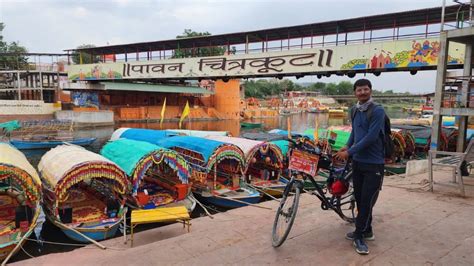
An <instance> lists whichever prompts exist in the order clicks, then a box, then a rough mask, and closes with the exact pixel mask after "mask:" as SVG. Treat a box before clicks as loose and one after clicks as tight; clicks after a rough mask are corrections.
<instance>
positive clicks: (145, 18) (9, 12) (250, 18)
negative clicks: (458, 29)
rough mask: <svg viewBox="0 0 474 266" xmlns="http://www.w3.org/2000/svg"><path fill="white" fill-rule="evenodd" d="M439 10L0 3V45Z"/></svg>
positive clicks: (243, 3)
mask: <svg viewBox="0 0 474 266" xmlns="http://www.w3.org/2000/svg"><path fill="white" fill-rule="evenodd" d="M439 5H440V1H439V0H418V1H415V2H413V1H408V0H397V1H375V0H373V1H368V0H362V1H357V4H354V1H352V0H351V1H350V0H339V1H329V0H326V1H309V0H292V1H287V0H274V1H270V0H208V1H203V0H181V1H175V0H135V1H130V0H100V1H99V0H75V1H65V0H23V1H14V0H0V19H1V22H4V23H5V24H6V28H5V30H4V32H3V35H4V40H6V41H19V42H20V44H21V45H23V46H25V47H27V48H28V50H29V51H31V52H62V50H64V49H71V48H75V47H77V46H78V45H81V44H95V45H106V44H107V42H108V43H109V44H123V43H133V42H144V41H156V40H165V39H172V38H175V37H176V36H177V35H179V34H181V33H182V32H183V30H184V29H192V30H194V31H200V32H203V31H208V32H210V33H212V34H222V33H232V32H242V31H250V30H258V29H265V28H275V27H285V26H292V25H299V24H306V23H314V22H321V21H329V20H338V19H346V18H352V17H361V16H369V15H375V14H383V13H391V12H396V11H404V10H412V9H419V8H427V7H433V6H439ZM404 75H406V74H404ZM423 75H424V74H423ZM384 76H386V77H384ZM406 76H407V75H406ZM389 77H390V78H389ZM391 77H392V75H391V74H390V75H389V74H386V75H385V74H382V75H381V77H378V78H375V80H379V79H380V87H382V86H385V87H389V88H387V89H392V88H399V89H400V90H404V89H405V88H409V87H410V84H418V83H423V85H420V86H419V87H423V88H427V89H431V90H433V89H432V85H431V84H430V82H431V80H430V81H429V82H428V81H425V80H424V79H425V78H423V79H420V78H417V77H421V75H420V73H419V74H418V75H416V76H413V77H412V76H410V77H409V78H403V81H402V82H403V84H402V85H397V83H400V82H401V81H400V79H399V78H391ZM422 77H425V76H422ZM426 77H428V76H426ZM331 79H332V78H331ZM375 82H378V81H375ZM414 87H416V86H414ZM394 90H395V89H394Z"/></svg>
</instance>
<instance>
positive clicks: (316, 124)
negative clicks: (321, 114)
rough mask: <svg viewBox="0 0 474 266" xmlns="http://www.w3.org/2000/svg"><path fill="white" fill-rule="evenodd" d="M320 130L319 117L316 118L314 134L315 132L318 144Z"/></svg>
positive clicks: (314, 135) (315, 139)
mask: <svg viewBox="0 0 474 266" xmlns="http://www.w3.org/2000/svg"><path fill="white" fill-rule="evenodd" d="M318 129H319V121H318V117H317V116H316V118H315V119H314V132H313V137H314V141H315V142H318V139H319V135H318V134H319V133H318Z"/></svg>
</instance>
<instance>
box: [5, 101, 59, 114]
mask: <svg viewBox="0 0 474 266" xmlns="http://www.w3.org/2000/svg"><path fill="white" fill-rule="evenodd" d="M58 110H61V104H60V103H45V102H43V101H36V100H24V101H18V100H0V114H1V115H51V114H53V113H54V112H56V111H58Z"/></svg>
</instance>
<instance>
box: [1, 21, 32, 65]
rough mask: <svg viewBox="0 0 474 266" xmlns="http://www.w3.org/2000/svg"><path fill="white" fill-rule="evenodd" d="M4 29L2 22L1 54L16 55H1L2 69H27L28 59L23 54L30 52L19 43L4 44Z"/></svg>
mask: <svg viewBox="0 0 474 266" xmlns="http://www.w3.org/2000/svg"><path fill="white" fill-rule="evenodd" d="M4 28H5V24H4V23H3V22H0V53H14V54H16V55H9V56H3V55H0V69H26V68H27V66H28V58H27V57H26V56H25V55H22V54H24V53H27V52H28V50H27V49H26V48H25V47H23V46H21V45H20V44H19V43H18V42H11V43H7V42H4V41H3V33H2V32H3V29H4Z"/></svg>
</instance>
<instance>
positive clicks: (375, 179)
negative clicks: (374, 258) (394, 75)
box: [336, 79, 385, 255]
mask: <svg viewBox="0 0 474 266" xmlns="http://www.w3.org/2000/svg"><path fill="white" fill-rule="evenodd" d="M354 94H355V96H356V98H357V100H358V102H357V104H356V106H355V107H354V108H353V109H352V110H351V112H350V113H351V114H350V115H351V120H352V131H351V135H350V137H349V140H348V142H347V145H346V147H344V148H342V149H341V150H340V151H339V152H338V153H337V154H336V158H337V159H339V160H347V159H348V157H349V156H351V157H352V159H353V162H352V173H353V184H354V195H355V198H356V202H357V210H358V212H357V217H356V222H355V226H356V229H355V231H354V232H350V233H348V234H347V235H346V239H349V240H352V241H353V245H354V247H355V250H356V252H357V253H359V254H364V255H365V254H369V247H368V246H367V244H366V242H365V240H374V239H375V237H374V233H373V231H372V208H373V206H374V204H375V202H376V200H377V197H378V194H379V191H380V189H381V188H382V181H383V172H384V143H383V141H384V122H385V111H384V109H383V107H382V106H380V105H378V104H375V103H374V102H373V100H372V97H371V95H372V84H371V83H370V81H369V80H367V79H359V80H357V81H356V82H355V83H354Z"/></svg>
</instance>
